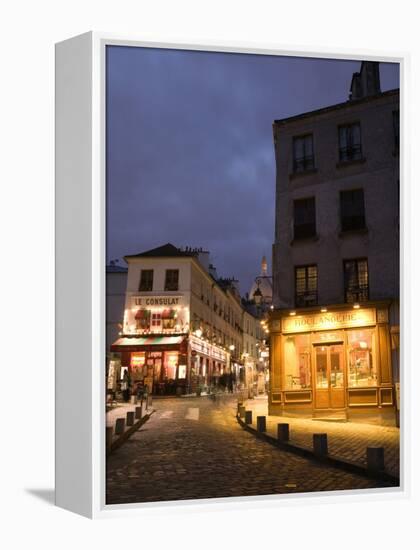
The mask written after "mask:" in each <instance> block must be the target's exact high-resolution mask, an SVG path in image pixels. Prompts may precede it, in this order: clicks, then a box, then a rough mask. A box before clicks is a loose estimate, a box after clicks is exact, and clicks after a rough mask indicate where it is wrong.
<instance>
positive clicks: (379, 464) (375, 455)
mask: <svg viewBox="0 0 420 550" xmlns="http://www.w3.org/2000/svg"><path fill="white" fill-rule="evenodd" d="M366 458H367V467H368V470H370V471H371V472H383V471H384V470H385V453H384V448H383V447H367V449H366Z"/></svg>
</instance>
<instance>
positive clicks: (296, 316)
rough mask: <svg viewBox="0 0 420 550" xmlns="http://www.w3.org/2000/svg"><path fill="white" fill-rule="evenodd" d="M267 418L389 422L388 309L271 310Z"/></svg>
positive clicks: (384, 306)
mask: <svg viewBox="0 0 420 550" xmlns="http://www.w3.org/2000/svg"><path fill="white" fill-rule="evenodd" d="M271 345H272V353H271V360H270V394H269V411H270V414H280V415H287V414H290V415H298V416H309V417H315V418H323V417H326V418H330V419H331V418H335V419H337V420H342V419H356V418H360V419H365V420H366V421H368V422H370V421H372V422H379V423H384V424H393V423H394V421H395V407H394V384H393V379H392V366H391V339H390V327H389V322H388V305H387V304H384V303H376V304H372V303H370V304H369V305H366V306H365V307H358V308H351V309H349V307H348V306H334V307H332V306H330V307H329V308H328V311H324V312H321V313H319V310H318V312H315V311H313V312H308V313H307V312H305V313H302V314H300V313H298V312H290V311H287V312H282V311H276V312H273V314H272V317H271Z"/></svg>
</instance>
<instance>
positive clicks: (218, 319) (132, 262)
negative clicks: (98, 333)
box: [108, 243, 256, 395]
mask: <svg viewBox="0 0 420 550" xmlns="http://www.w3.org/2000/svg"><path fill="white" fill-rule="evenodd" d="M207 256H208V252H205V251H202V250H201V249H200V250H198V249H187V250H181V249H178V248H176V247H174V246H173V245H171V244H169V243H168V244H167V245H164V246H162V247H159V248H157V249H153V250H150V251H146V252H144V253H140V254H138V255H135V256H126V257H125V259H126V261H127V263H128V277H127V288H126V296H125V308H124V314H123V319H122V320H121V325H120V333H119V335H118V338H117V339H116V340H115V341H114V342H113V343H112V345H111V346H110V352H111V353H112V360H113V361H114V362H115V361H118V362H119V365H120V367H119V369H114V370H112V369H111V368H110V367H112V366H113V365H111V364H110V365H109V367H108V369H109V372H111V371H112V372H116V373H117V374H116V375H115V376H114V378H116V379H117V380H116V382H115V381H114V380H112V382H113V383H112V384H111V383H109V386H112V388H113V387H114V386H117V389H118V386H122V385H125V384H124V376H125V378H127V376H128V379H129V385H130V390H131V392H135V391H136V388H138V387H139V386H147V388H148V391H149V393H151V394H154V395H171V394H173V395H183V394H190V393H197V392H198V391H200V392H208V391H211V390H212V388H214V387H217V386H219V385H220V384H223V383H225V382H226V379H227V376H224V375H230V374H231V372H232V369H233V367H234V365H235V364H237V363H238V362H239V360H240V357H241V356H242V352H243V342H242V338H243V330H242V321H243V311H242V307H241V304H240V298H239V297H238V296H237V295H236V293H235V292H234V287H233V284H232V283H231V281H227V280H219V279H217V278H215V276H213V275H211V274H210V271H209V269H210V266H209V265H207V264H208V263H209V262H208V258H207ZM206 258H207V263H206ZM254 334H255V331H254ZM254 339H255V336H254ZM253 349H254V351H255V350H256V345H255V343H254V345H253ZM117 371H118V372H117ZM125 373H127V374H125ZM109 386H108V387H109Z"/></svg>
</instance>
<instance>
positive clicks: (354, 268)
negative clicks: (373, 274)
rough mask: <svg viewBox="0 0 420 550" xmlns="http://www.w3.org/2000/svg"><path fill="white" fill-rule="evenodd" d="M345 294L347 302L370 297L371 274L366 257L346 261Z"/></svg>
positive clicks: (361, 300)
mask: <svg viewBox="0 0 420 550" xmlns="http://www.w3.org/2000/svg"><path fill="white" fill-rule="evenodd" d="M344 294H345V300H346V302H347V303H353V302H364V301H366V300H368V299H369V274H368V262H367V259H366V258H363V259H358V260H345V261H344Z"/></svg>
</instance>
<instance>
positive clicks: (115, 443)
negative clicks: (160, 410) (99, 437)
mask: <svg viewBox="0 0 420 550" xmlns="http://www.w3.org/2000/svg"><path fill="white" fill-rule="evenodd" d="M154 412H155V409H152V410H151V411H150V412H149V413H147V414H145V415H144V416H143V417H142V418H140V419H139V420H138V421H137V422H135V423H134V424H133V425H132V426H130V427H129V428H128V429H127V430H125V432H124V433H123V434H121V435H120V436H119V437H118V438H117V439H115V440H114V441H112V443H111V444H110V446H109V447H108V448H107V451H106V456H109V455H110V454H111V453H112V452H113V451H115V449H118V447H121V445H122V444H123V443H124V441H126V440H127V439H128V438H129V437H130V436H132V435H133V433H134V432H136V431H137V430H138V429H139V428H141V427H142V426H143V424H145V423H146V422H147V421H148V420H149V418H150V417H151V416H152V414H153V413H154Z"/></svg>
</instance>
